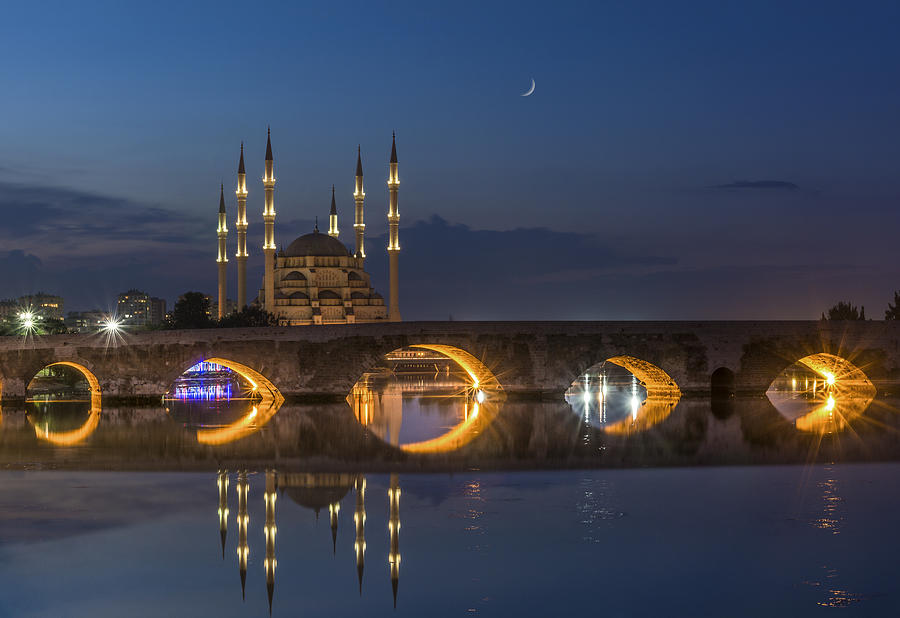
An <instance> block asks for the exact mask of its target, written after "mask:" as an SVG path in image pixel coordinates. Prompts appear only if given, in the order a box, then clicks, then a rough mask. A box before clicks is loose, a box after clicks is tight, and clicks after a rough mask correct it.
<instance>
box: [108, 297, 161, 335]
mask: <svg viewBox="0 0 900 618" xmlns="http://www.w3.org/2000/svg"><path fill="white" fill-rule="evenodd" d="M116 315H117V316H118V317H119V319H120V320H123V321H124V323H125V324H128V325H129V326H153V325H157V324H162V323H163V322H165V320H166V299H165V298H156V297H155V296H150V295H149V294H147V293H146V292H141V291H140V290H136V289H131V290H128V291H127V292H122V293H121V294H119V296H118V301H117V303H116Z"/></svg>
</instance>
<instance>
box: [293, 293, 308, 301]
mask: <svg viewBox="0 0 900 618" xmlns="http://www.w3.org/2000/svg"><path fill="white" fill-rule="evenodd" d="M288 298H290V299H291V300H309V295H308V294H306V293H305V292H294V293H293V294H291V295H290V296H288Z"/></svg>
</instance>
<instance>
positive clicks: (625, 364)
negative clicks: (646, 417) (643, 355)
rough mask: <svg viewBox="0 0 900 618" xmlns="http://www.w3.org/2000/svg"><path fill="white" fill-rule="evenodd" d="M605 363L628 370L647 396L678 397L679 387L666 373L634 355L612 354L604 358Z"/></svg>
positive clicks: (679, 394)
mask: <svg viewBox="0 0 900 618" xmlns="http://www.w3.org/2000/svg"><path fill="white" fill-rule="evenodd" d="M606 362H607V363H612V364H613V365H618V366H619V367H622V368H623V369H626V370H628V371H630V372H631V373H632V374H633V375H634V377H635V378H637V380H638V382H640V383H641V385H642V386H643V387H644V388H646V389H647V398H648V399H650V398H656V397H661V398H663V399H669V398H673V397H674V398H680V397H681V389H680V388H678V385H677V384H676V383H675V380H673V379H672V376H670V375H669V374H668V373H666V372H665V371H663V370H662V369H660V368H659V367H657V366H656V365H654V364H653V363H650V362H648V361H645V360H641V359H640V358H635V357H634V356H624V355H623V356H613V357H612V358H607V359H606Z"/></svg>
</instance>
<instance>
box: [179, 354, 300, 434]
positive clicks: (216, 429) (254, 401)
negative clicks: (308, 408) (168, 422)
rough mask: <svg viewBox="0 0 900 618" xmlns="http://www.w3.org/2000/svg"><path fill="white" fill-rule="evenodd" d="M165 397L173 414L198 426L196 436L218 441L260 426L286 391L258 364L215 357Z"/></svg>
mask: <svg viewBox="0 0 900 618" xmlns="http://www.w3.org/2000/svg"><path fill="white" fill-rule="evenodd" d="M164 403H165V405H166V412H167V413H168V414H169V415H170V416H171V417H172V418H174V419H175V420H176V421H178V422H180V423H182V424H184V426H185V427H189V428H192V429H196V431H197V441H198V442H200V443H202V444H209V445H220V444H227V443H229V442H234V441H235V440H240V439H241V438H245V437H247V436H249V435H251V434H253V433H255V432H257V431H259V430H260V429H261V428H262V427H263V426H264V425H265V424H266V423H268V422H269V421H270V420H271V419H272V417H273V416H274V415H275V413H276V412H277V411H278V409H279V408H280V407H281V404H282V403H284V397H283V396H282V395H281V393H280V392H279V391H278V389H277V388H276V387H275V385H274V384H273V383H272V382H271V381H270V380H269V379H268V378H266V377H265V376H264V375H262V374H261V373H259V372H258V371H256V370H255V369H252V368H250V367H248V366H246V365H243V364H241V363H237V362H235V361H232V360H229V359H225V358H219V357H211V358H207V359H205V360H202V361H200V362H197V363H195V364H193V365H191V366H190V367H188V368H187V369H186V370H185V371H184V373H182V374H181V375H180V376H178V378H176V379H175V382H174V383H173V384H172V387H171V388H170V389H169V391H168V392H167V393H166V395H165V397H164Z"/></svg>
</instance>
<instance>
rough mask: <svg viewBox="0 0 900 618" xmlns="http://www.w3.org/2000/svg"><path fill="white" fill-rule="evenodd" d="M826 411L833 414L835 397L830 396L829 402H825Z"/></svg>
mask: <svg viewBox="0 0 900 618" xmlns="http://www.w3.org/2000/svg"><path fill="white" fill-rule="evenodd" d="M825 411H826V412H833V411H834V397H832V396H831V395H828V401H826V402H825Z"/></svg>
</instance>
